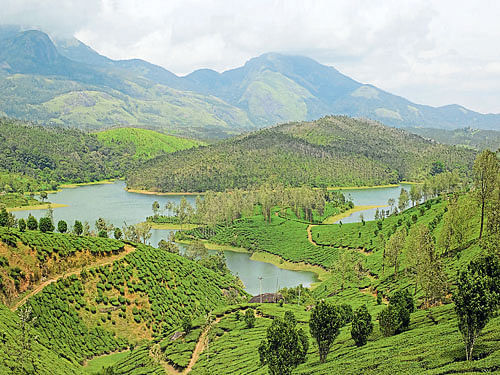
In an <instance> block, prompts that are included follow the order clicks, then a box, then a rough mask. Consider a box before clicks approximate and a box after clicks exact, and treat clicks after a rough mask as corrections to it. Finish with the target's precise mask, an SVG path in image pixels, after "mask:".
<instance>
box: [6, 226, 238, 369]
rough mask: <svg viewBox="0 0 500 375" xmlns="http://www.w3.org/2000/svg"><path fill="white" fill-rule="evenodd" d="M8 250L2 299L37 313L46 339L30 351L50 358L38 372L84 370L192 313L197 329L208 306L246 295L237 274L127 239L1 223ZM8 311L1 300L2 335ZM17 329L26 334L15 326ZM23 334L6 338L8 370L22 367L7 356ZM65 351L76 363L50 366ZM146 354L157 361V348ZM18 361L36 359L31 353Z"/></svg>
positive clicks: (33, 323) (160, 334)
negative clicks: (96, 359)
mask: <svg viewBox="0 0 500 375" xmlns="http://www.w3.org/2000/svg"><path fill="white" fill-rule="evenodd" d="M126 242H128V241H126ZM0 254H1V256H0V260H1V263H0V285H1V288H0V296H1V297H2V301H3V302H6V303H9V305H10V306H11V307H12V308H13V309H17V310H18V311H20V309H21V310H22V309H23V306H27V307H28V308H29V310H31V311H32V313H33V316H34V318H35V319H34V320H32V321H31V323H30V326H31V327H32V329H34V330H36V335H37V340H38V341H39V342H40V343H42V344H43V345H44V346H43V347H42V346H41V345H33V347H32V348H31V349H30V350H29V353H30V355H31V356H34V357H36V356H40V357H42V359H41V360H40V359H39V360H38V361H41V362H42V363H44V367H37V368H38V371H37V372H36V373H37V374H53V373H61V374H66V373H68V374H69V373H82V372H83V371H84V369H83V368H82V367H81V366H80V365H79V364H82V363H84V360H86V359H88V358H92V357H94V356H98V355H101V354H107V353H110V352H113V351H126V350H127V349H128V348H129V347H132V348H133V347H135V346H136V344H138V343H140V342H141V343H142V342H145V341H148V340H150V339H152V338H157V339H158V340H161V339H163V338H164V336H165V335H167V334H169V333H170V332H172V331H173V330H175V329H176V328H177V327H179V326H180V323H181V321H182V319H184V318H185V317H186V316H188V317H190V319H193V327H196V324H199V323H196V322H195V321H194V319H195V318H197V317H200V316H201V315H203V314H205V313H206V312H207V311H209V310H214V309H216V308H223V307H224V306H226V305H227V304H229V303H235V302H240V301H244V300H245V299H246V293H245V292H243V291H242V289H241V288H240V287H239V286H238V285H237V283H236V279H235V278H234V277H233V276H232V275H230V274H222V273H219V272H215V271H213V270H211V269H208V268H205V267H203V266H201V265H199V264H198V263H197V262H194V261H191V260H188V259H186V258H184V257H182V256H179V255H175V254H172V253H169V252H167V251H165V250H160V249H155V248H152V247H150V246H145V245H140V244H134V246H133V247H132V246H131V245H130V244H128V243H124V242H122V241H119V240H112V239H107V238H95V237H84V236H77V235H74V234H61V233H41V232H39V231H36V230H33V231H30V230H28V231H25V232H21V231H19V230H17V229H14V228H5V227H0ZM153 275H154V276H153ZM21 296H23V298H22V299H20V297H21ZM4 311H5V312H4ZM6 314H7V315H8V314H10V315H13V314H11V313H10V312H8V310H7V309H6V308H5V306H4V305H1V304H0V335H4V336H2V337H6V336H5V332H7V329H6V326H4V324H6V323H5V322H4V321H3V320H2V319H3V316H4V315H6ZM11 319H12V318H11ZM8 324H9V326H12V325H16V324H18V323H17V322H16V320H13V321H10V322H9V323H8ZM11 335H15V336H17V337H16V338H15V340H20V337H19V336H20V334H18V333H16V332H15V331H14V332H12V333H9V336H11ZM15 340H14V339H12V340H11V339H10V338H8V340H3V341H2V340H0V345H2V346H3V349H4V350H2V351H1V352H2V355H0V368H5V366H14V365H15V363H13V362H12V361H11V360H10V359H9V358H8V357H7V356H4V355H3V354H4V353H10V352H13V351H15V350H16V345H18V344H16V341H15ZM131 355H132V356H133V357H134V356H136V355H137V353H136V352H134V351H133V352H131ZM57 357H59V358H65V361H66V360H67V361H69V362H68V363H67V364H66V365H64V364H62V363H61V362H59V363H60V364H61V365H62V366H61V369H59V370H58V372H50V369H49V366H53V365H54V364H53V362H54V358H57ZM143 360H144V361H146V362H148V361H149V362H151V359H150V358H149V352H147V353H146V357H144V358H143ZM18 362H19V363H18V364H20V365H23V366H24V365H27V364H28V363H29V362H28V360H27V358H19V359H18ZM70 362H71V364H70ZM45 363H46V364H45ZM134 363H137V358H136V360H135V361H134ZM134 363H133V364H134Z"/></svg>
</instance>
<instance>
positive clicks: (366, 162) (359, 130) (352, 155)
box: [127, 116, 474, 192]
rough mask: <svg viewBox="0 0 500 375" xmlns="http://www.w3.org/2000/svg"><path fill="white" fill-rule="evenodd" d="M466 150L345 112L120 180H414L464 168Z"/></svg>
mask: <svg viewBox="0 0 500 375" xmlns="http://www.w3.org/2000/svg"><path fill="white" fill-rule="evenodd" d="M473 158H474V152H472V151H469V150H464V149H458V148H455V147H451V146H445V145H440V144H436V143H435V142H431V141H427V140H425V139H423V138H421V137H419V136H416V135H413V134H410V133H407V132H405V131H403V130H398V129H394V128H389V127H386V126H383V125H381V124H378V123H374V122H371V121H367V120H356V119H352V118H349V117H345V116H333V117H332V116H331V117H325V118H322V119H320V120H317V121H313V122H302V123H289V124H284V125H279V126H276V127H273V128H270V129H264V130H261V131H257V132H254V133H250V134H248V135H245V136H241V137H237V138H233V139H230V140H226V141H222V142H220V143H217V144H213V145H209V146H206V147H199V148H196V149H191V150H186V151H181V152H178V153H175V154H172V155H166V156H161V157H158V158H156V159H153V160H150V161H148V162H146V163H145V164H144V165H143V166H141V167H140V168H139V169H137V170H135V171H132V172H131V173H130V175H129V176H128V179H127V185H128V187H129V188H132V189H143V190H151V191H161V192H165V191H167V192H168V191H176V192H177V191H186V192H191V191H206V190H217V191H224V190H225V189H232V188H243V189H245V188H249V187H252V186H258V185H260V184H262V183H264V182H280V183H283V184H284V185H287V186H301V185H304V184H305V185H308V186H313V187H329V186H360V185H380V184H389V183H396V182H399V181H401V180H418V179H422V178H424V177H426V176H428V175H429V174H430V172H431V168H432V164H433V163H434V162H441V163H443V165H444V166H445V167H444V168H445V169H448V170H458V171H459V172H461V173H468V171H470V167H471V165H472V161H473Z"/></svg>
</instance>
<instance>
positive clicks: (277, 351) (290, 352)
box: [259, 311, 309, 375]
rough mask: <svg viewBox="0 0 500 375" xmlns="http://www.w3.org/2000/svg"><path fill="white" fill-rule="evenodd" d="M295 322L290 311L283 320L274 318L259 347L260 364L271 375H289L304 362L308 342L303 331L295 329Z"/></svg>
mask: <svg viewBox="0 0 500 375" xmlns="http://www.w3.org/2000/svg"><path fill="white" fill-rule="evenodd" d="M296 325H297V321H296V319H295V317H294V315H293V313H291V312H290V311H287V312H285V316H284V318H283V319H281V318H280V317H276V318H275V319H274V320H273V323H272V324H271V325H270V326H269V328H268V329H267V335H266V338H265V339H264V340H262V342H261V343H260V345H259V356H260V363H261V365H262V366H264V365H268V368H269V374H271V375H290V374H291V373H292V371H293V369H294V368H296V367H297V366H298V365H299V364H301V363H304V362H305V360H306V355H307V351H308V349H309V341H308V340H307V336H306V335H305V333H304V331H303V330H302V329H301V328H299V329H297V328H295V327H296Z"/></svg>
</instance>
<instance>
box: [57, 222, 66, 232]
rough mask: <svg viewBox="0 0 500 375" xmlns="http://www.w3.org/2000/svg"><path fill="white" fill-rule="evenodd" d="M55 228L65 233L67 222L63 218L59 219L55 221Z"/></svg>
mask: <svg viewBox="0 0 500 375" xmlns="http://www.w3.org/2000/svg"><path fill="white" fill-rule="evenodd" d="M57 230H58V231H59V232H60V233H66V232H67V230H68V224H67V223H66V222H65V221H64V220H59V221H58V222H57Z"/></svg>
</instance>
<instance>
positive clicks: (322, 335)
mask: <svg viewBox="0 0 500 375" xmlns="http://www.w3.org/2000/svg"><path fill="white" fill-rule="evenodd" d="M342 321H343V319H342V314H341V312H340V309H339V308H338V307H337V306H334V305H331V304H329V303H328V302H325V301H320V302H319V303H318V304H317V305H316V306H315V307H314V309H313V310H312V312H311V318H310V320H309V329H310V331H311V336H312V337H313V338H314V339H315V340H316V343H317V344H318V349H319V360H320V362H321V363H324V362H325V360H326V356H327V355H328V353H329V352H330V348H331V347H332V344H333V342H334V341H335V338H336V337H337V336H338V334H339V331H340V328H341V327H342Z"/></svg>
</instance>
